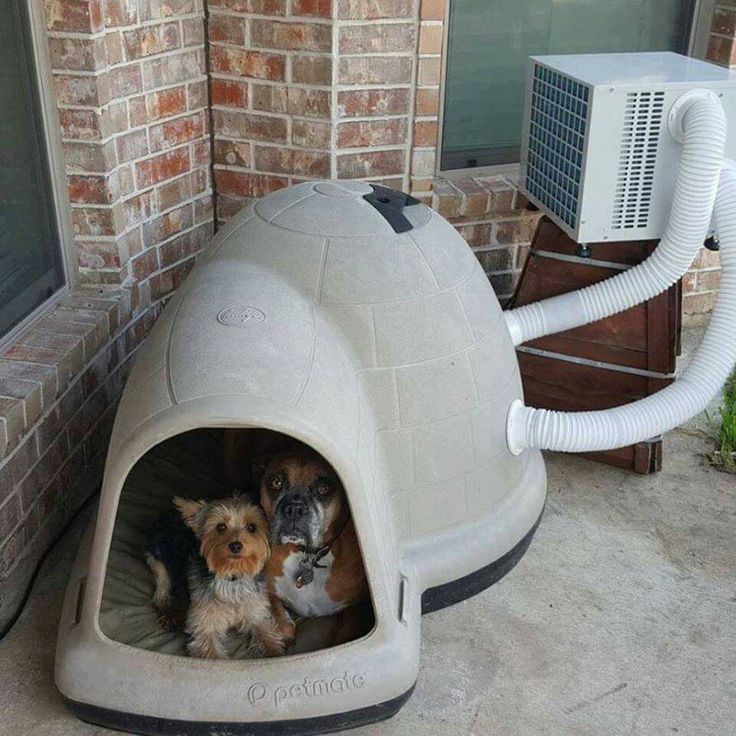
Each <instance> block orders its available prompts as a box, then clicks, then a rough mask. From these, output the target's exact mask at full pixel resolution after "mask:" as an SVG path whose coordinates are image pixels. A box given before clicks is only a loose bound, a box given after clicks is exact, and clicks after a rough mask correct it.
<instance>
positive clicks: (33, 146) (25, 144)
mask: <svg viewBox="0 0 736 736" xmlns="http://www.w3.org/2000/svg"><path fill="white" fill-rule="evenodd" d="M8 6H9V7H6V9H5V10H4V11H3V15H4V17H3V22H2V23H0V336H2V335H3V334H5V333H6V332H8V331H9V330H10V329H12V328H13V327H14V326H15V325H16V324H18V322H20V321H21V320H22V319H23V318H24V317H25V316H27V315H28V314H29V313H30V312H32V311H33V310H34V309H35V308H36V307H37V306H39V305H40V304H42V303H43V302H44V301H45V300H46V299H48V298H49V296H51V295H52V294H53V293H54V292H55V291H56V290H57V289H58V288H59V287H60V286H62V284H63V283H64V271H63V268H62V260H61V247H60V242H59V234H58V230H57V228H56V222H55V216H54V207H53V192H52V189H51V180H50V176H49V167H48V153H47V149H46V141H45V138H44V133H43V123H42V119H41V114H40V101H39V95H38V89H37V87H36V78H35V67H34V59H33V53H32V44H31V37H30V21H29V18H28V16H27V12H26V11H27V7H26V0H9V2H8Z"/></svg>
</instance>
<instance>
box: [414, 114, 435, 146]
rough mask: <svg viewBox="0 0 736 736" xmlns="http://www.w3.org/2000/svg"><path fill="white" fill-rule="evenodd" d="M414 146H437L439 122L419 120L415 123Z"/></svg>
mask: <svg viewBox="0 0 736 736" xmlns="http://www.w3.org/2000/svg"><path fill="white" fill-rule="evenodd" d="M414 145H415V146H436V145H437V121H436V120H417V122H416V123H414Z"/></svg>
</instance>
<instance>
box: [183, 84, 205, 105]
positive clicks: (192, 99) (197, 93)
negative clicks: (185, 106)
mask: <svg viewBox="0 0 736 736" xmlns="http://www.w3.org/2000/svg"><path fill="white" fill-rule="evenodd" d="M187 92H188V94H189V109H190V110H196V109H201V108H203V107H208V105H209V103H208V100H207V82H206V81H204V80H201V81H199V82H192V83H191V84H189V85H187Z"/></svg>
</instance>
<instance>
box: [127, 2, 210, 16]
mask: <svg viewBox="0 0 736 736" xmlns="http://www.w3.org/2000/svg"><path fill="white" fill-rule="evenodd" d="M139 5H140V13H141V20H159V19H160V18H170V17H172V16H175V15H186V14H187V13H193V12H194V10H195V8H196V6H195V2H194V0H144V1H143V2H140V0H139Z"/></svg>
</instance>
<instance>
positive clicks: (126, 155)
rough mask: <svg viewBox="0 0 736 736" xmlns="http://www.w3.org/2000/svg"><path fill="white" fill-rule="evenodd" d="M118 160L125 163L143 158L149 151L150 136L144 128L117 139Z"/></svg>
mask: <svg viewBox="0 0 736 736" xmlns="http://www.w3.org/2000/svg"><path fill="white" fill-rule="evenodd" d="M116 144H117V148H118V160H119V161H120V162H121V163H123V162H125V161H132V160H134V159H136V158H141V157H142V156H145V155H146V154H147V153H148V138H147V137H146V131H145V130H143V129H139V130H133V131H131V132H130V133H126V134H125V135H121V136H118V138H117V139H116Z"/></svg>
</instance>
